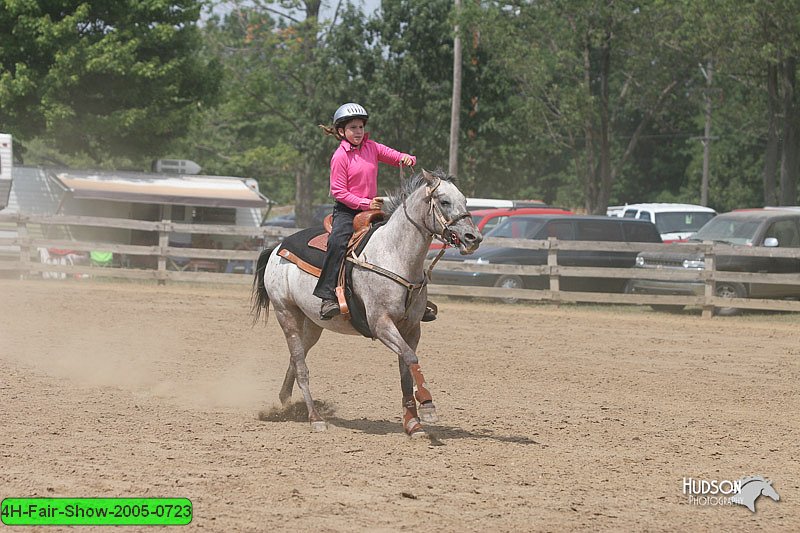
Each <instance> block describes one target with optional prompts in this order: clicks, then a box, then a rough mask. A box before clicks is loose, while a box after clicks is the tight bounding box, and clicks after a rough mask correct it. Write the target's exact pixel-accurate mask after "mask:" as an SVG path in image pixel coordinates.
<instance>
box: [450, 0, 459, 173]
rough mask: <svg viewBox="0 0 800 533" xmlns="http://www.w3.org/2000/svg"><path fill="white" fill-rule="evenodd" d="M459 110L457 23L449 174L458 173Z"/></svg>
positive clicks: (457, 6) (457, 1) (454, 49)
mask: <svg viewBox="0 0 800 533" xmlns="http://www.w3.org/2000/svg"><path fill="white" fill-rule="evenodd" d="M455 3H456V16H458V15H459V14H460V13H461V0H455ZM460 112H461V35H460V29H459V25H458V24H456V27H455V40H454V41H453V100H452V102H451V106H450V160H449V164H448V167H447V172H448V174H450V175H451V176H457V175H458V130H459V127H460V123H461V121H460Z"/></svg>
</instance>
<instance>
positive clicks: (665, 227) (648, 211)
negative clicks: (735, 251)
mask: <svg viewBox="0 0 800 533" xmlns="http://www.w3.org/2000/svg"><path fill="white" fill-rule="evenodd" d="M607 214H608V215H609V216H616V217H622V218H635V219H638V220H649V221H650V222H652V223H653V224H655V225H656V228H657V229H658V232H659V233H660V234H661V240H663V241H664V242H667V243H668V242H680V241H685V240H686V239H688V238H689V237H690V236H691V235H692V234H693V233H695V232H696V231H697V230H699V229H700V228H702V227H703V226H704V225H705V223H706V222H708V221H709V220H711V219H712V218H714V217H715V216H716V215H717V212H716V211H714V210H713V209H711V208H710V207H703V206H702V205H693V204H671V203H653V204H630V205H624V206H614V207H609V208H608V211H607Z"/></svg>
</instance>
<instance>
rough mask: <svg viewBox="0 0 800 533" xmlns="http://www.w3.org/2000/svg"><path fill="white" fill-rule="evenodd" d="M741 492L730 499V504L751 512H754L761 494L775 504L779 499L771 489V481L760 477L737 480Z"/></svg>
mask: <svg viewBox="0 0 800 533" xmlns="http://www.w3.org/2000/svg"><path fill="white" fill-rule="evenodd" d="M739 483H740V485H741V487H742V488H741V490H740V491H739V494H737V495H735V496H732V497H731V502H732V503H738V504H739V505H744V506H745V507H747V508H748V509H750V511H751V512H753V513H755V512H756V500H757V499H758V497H759V496H761V495H762V494H763V495H764V496H768V497H770V498H772V499H773V500H775V501H776V502H777V501H778V500H780V499H781V497H780V496H778V493H777V492H776V491H775V489H774V488H773V487H772V481H769V480H767V479H764V478H763V477H761V476H750V477H745V478H742V479H740V480H739Z"/></svg>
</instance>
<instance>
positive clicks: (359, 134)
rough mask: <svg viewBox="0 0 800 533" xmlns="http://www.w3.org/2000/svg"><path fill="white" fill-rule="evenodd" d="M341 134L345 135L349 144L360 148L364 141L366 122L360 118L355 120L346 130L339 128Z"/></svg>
mask: <svg viewBox="0 0 800 533" xmlns="http://www.w3.org/2000/svg"><path fill="white" fill-rule="evenodd" d="M339 133H340V134H342V135H344V138H345V139H347V142H349V143H350V144H352V145H353V146H358V145H359V144H361V141H362V140H363V139H364V121H363V120H362V119H360V118H354V119H353V120H351V121H350V122H348V123H347V124H345V126H344V128H339Z"/></svg>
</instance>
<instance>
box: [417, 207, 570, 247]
mask: <svg viewBox="0 0 800 533" xmlns="http://www.w3.org/2000/svg"><path fill="white" fill-rule="evenodd" d="M470 214H471V215H472V221H473V222H474V223H475V226H476V227H477V228H478V229H479V230H481V233H482V234H483V235H486V234H487V233H488V232H490V231H491V230H492V229H494V227H495V226H497V225H498V224H500V223H501V222H503V221H504V220H505V219H507V218H508V217H513V216H515V215H572V214H573V213H572V211H568V210H566V209H561V208H560V207H497V208H494V209H477V210H475V211H471V212H470ZM442 246H444V245H443V244H442V243H441V242H439V241H437V240H434V241H433V243H431V247H430V248H429V249H430V250H441V249H442Z"/></svg>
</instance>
